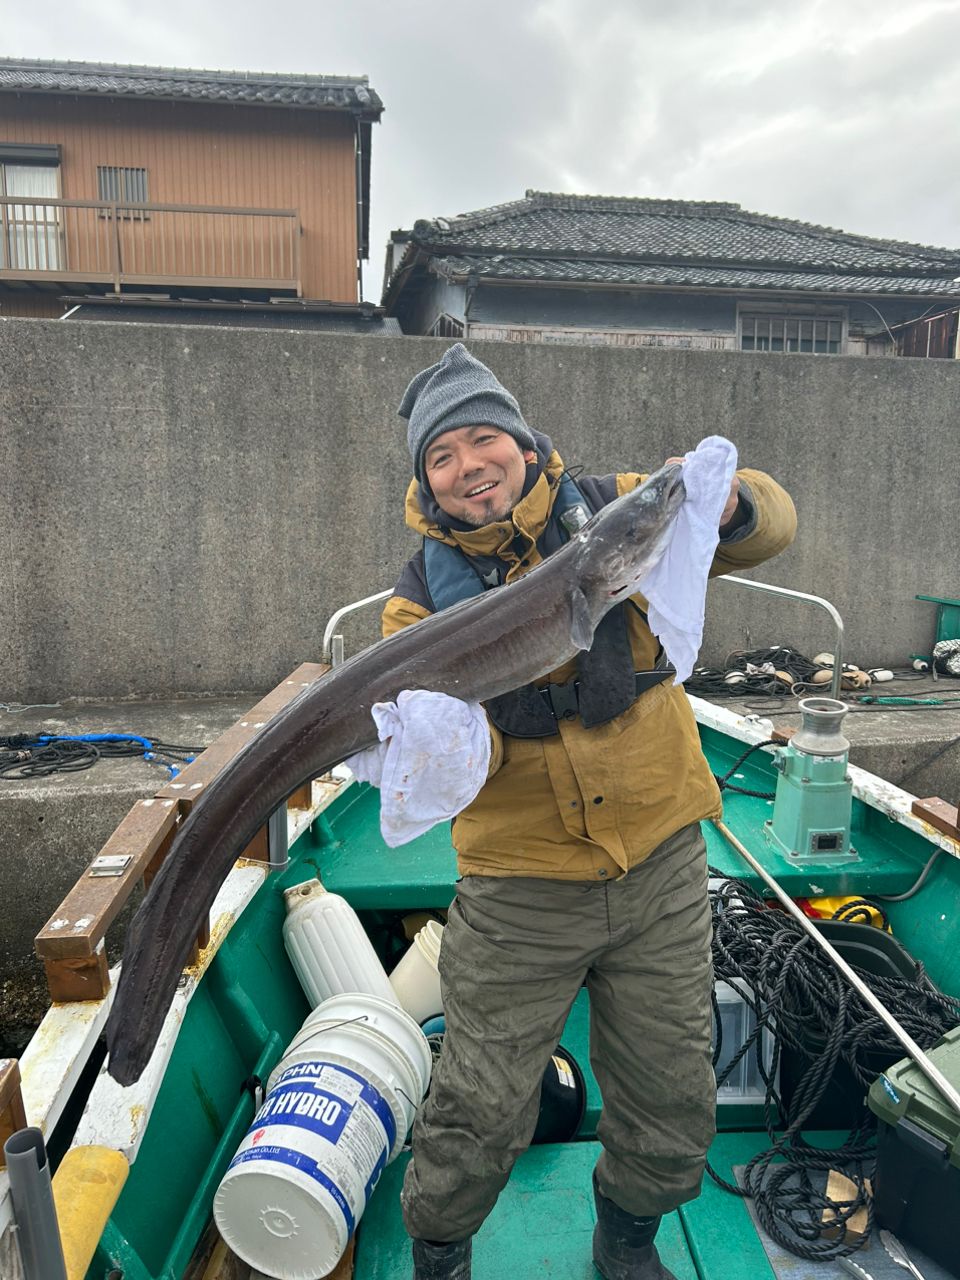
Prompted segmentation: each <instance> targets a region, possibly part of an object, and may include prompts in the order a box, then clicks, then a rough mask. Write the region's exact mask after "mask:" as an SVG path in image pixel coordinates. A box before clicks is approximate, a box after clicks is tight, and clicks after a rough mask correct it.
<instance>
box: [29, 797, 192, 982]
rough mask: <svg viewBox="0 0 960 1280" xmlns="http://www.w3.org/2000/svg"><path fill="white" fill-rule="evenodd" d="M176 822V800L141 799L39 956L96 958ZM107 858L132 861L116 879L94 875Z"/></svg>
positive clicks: (43, 938) (61, 910)
mask: <svg viewBox="0 0 960 1280" xmlns="http://www.w3.org/2000/svg"><path fill="white" fill-rule="evenodd" d="M177 819H178V814H177V806H176V804H175V803H173V802H164V801H162V800H138V801H137V803H136V804H135V805H134V806H133V808H132V809H131V810H130V812H129V813H128V814H127V816H126V817H125V818H124V819H123V821H122V822H121V823H120V825H119V826H118V827H117V829H116V831H114V833H113V835H112V836H111V837H110V838H109V840H108V841H107V843H106V844H105V845H104V846H103V848H102V849H101V850H100V852H99V854H98V855H97V857H96V858H95V859H94V860H93V862H92V863H91V865H90V867H88V868H87V870H86V871H85V872H84V874H83V875H82V876H81V877H80V879H79V880H78V881H77V883H76V884H75V885H74V887H73V888H72V889H71V890H70V892H69V893H68V894H67V896H66V897H65V898H64V900H63V902H62V903H61V904H60V906H59V907H58V908H57V910H56V911H55V912H54V913H53V915H52V916H51V917H50V919H49V920H48V921H47V923H46V924H45V925H44V926H43V928H42V929H41V930H40V932H39V933H38V934H37V937H36V941H35V944H34V945H35V947H36V951H37V955H39V956H41V957H43V958H50V959H54V958H59V957H68V956H72V957H74V958H79V957H82V956H92V955H93V954H94V952H95V951H96V949H97V946H98V944H99V943H100V942H101V941H102V940H103V937H104V934H105V933H106V931H107V929H108V928H109V927H110V925H111V924H112V923H113V921H114V920H115V919H116V918H117V916H118V915H119V913H120V911H121V909H122V908H123V906H124V904H125V903H126V901H127V898H128V897H129V896H130V893H131V891H132V889H133V887H134V885H135V884H137V882H138V881H139V880H140V878H141V877H142V876H143V874H144V872H145V871H146V869H147V867H148V866H149V864H150V862H151V860H152V859H153V856H154V854H156V852H157V851H158V849H159V848H160V847H161V846H162V845H163V843H164V842H165V841H166V840H167V839H168V838H169V837H170V835H171V833H172V832H173V829H174V827H175V826H176V823H177ZM105 857H106V858H125V859H128V861H127V862H126V864H125V866H124V867H123V870H122V872H121V874H119V875H117V876H101V875H96V874H91V868H92V869H93V870H94V871H96V869H97V868H96V866H95V864H96V863H97V862H98V861H99V860H100V859H102V858H105ZM101 865H102V864H101ZM55 998H56V997H55ZM84 998H86V997H84Z"/></svg>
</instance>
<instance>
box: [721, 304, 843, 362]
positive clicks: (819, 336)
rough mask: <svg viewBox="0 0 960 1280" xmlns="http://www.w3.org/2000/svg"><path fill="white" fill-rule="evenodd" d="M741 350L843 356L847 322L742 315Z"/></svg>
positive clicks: (832, 318) (829, 318)
mask: <svg viewBox="0 0 960 1280" xmlns="http://www.w3.org/2000/svg"><path fill="white" fill-rule="evenodd" d="M740 350H741V351H783V352H795V351H806V352H810V353H812V354H814V355H829V356H836V355H840V353H841V352H842V350H843V320H842V318H841V317H840V316H838V315H801V314H793V315H791V314H789V313H788V314H782V313H781V314H778V313H777V312H773V311H757V312H752V311H745V312H741V314H740Z"/></svg>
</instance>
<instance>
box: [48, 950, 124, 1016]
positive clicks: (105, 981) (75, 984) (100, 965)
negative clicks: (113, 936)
mask: <svg viewBox="0 0 960 1280" xmlns="http://www.w3.org/2000/svg"><path fill="white" fill-rule="evenodd" d="M43 967H44V969H45V970H46V974H47V987H48V988H49V991H50V999H51V1000H54V1001H57V1002H61V1003H69V1002H71V1001H76V1000H102V999H103V997H104V996H105V995H106V994H107V992H108V991H109V990H110V974H109V971H108V969H107V953H106V951H104V950H103V949H102V948H101V950H99V951H97V952H96V953H95V954H94V955H92V956H44V957H43Z"/></svg>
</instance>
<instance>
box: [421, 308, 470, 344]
mask: <svg viewBox="0 0 960 1280" xmlns="http://www.w3.org/2000/svg"><path fill="white" fill-rule="evenodd" d="M427 337H428V338H462V337H463V321H462V320H454V318H453V316H448V315H447V314H446V313H444V314H443V315H441V316H437V318H436V320H434V322H433V324H432V325H431V326H430V329H429V331H428V332H427Z"/></svg>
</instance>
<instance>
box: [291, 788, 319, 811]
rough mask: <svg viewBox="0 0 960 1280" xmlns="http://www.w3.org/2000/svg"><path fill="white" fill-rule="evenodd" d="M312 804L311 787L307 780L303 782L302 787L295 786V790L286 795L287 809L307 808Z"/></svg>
mask: <svg viewBox="0 0 960 1280" xmlns="http://www.w3.org/2000/svg"><path fill="white" fill-rule="evenodd" d="M312 804H313V787H312V786H311V785H310V783H309V782H305V783H304V784H303V786H302V787H297V789H296V791H293V792H291V794H290V795H289V796H287V808H288V809H309V808H310V806H311V805H312Z"/></svg>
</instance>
